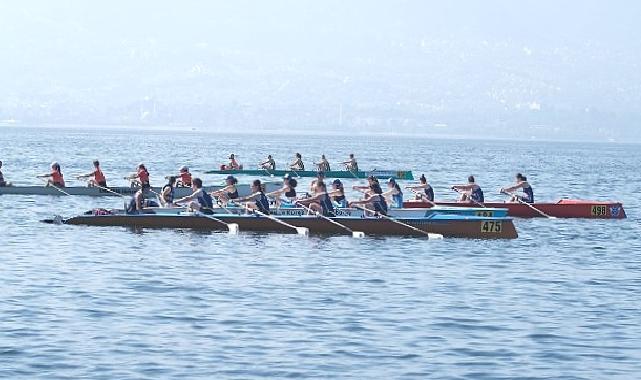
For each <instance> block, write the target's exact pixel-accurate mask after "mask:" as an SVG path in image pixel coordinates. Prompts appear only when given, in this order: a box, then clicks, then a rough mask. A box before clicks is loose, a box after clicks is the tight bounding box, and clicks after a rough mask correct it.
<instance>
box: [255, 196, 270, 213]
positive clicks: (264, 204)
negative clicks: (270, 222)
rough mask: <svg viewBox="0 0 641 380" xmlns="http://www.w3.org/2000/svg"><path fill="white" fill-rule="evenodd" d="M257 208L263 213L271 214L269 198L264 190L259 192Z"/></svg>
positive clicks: (256, 202)
mask: <svg viewBox="0 0 641 380" xmlns="http://www.w3.org/2000/svg"><path fill="white" fill-rule="evenodd" d="M255 205H256V208H257V209H258V211H260V212H262V213H263V214H269V199H268V198H267V196H266V195H265V193H263V192H262V191H261V192H259V193H258V199H256V201H255Z"/></svg>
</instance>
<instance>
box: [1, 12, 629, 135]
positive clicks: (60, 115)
mask: <svg viewBox="0 0 641 380" xmlns="http://www.w3.org/2000/svg"><path fill="white" fill-rule="evenodd" d="M639 19H641V3H636V2H624V1H614V2H607V3H604V2H599V1H569V2H556V1H524V2H512V1H490V2H472V1H469V2H455V3H453V2H433V1H394V2H391V1H390V2H370V1H349V2H342V1H316V2H311V1H293V0H292V1H269V2H260V1H233V2H228V1H211V2H203V1H182V2H163V1H160V2H158V1H136V2H126V1H111V2H104V3H96V2H83V1H56V2H50V1H22V2H2V3H1V4H0V44H1V46H2V47H3V52H2V62H1V63H0V67H2V70H0V83H2V91H0V125H17V126H21V125H42V124H49V125H85V126H90V128H93V127H98V126H101V125H112V126H114V125H115V126H148V127H171V128H173V127H185V128H189V129H191V128H195V129H196V130H199V131H208V132H218V131H226V132H231V131H244V132H253V131H293V132H296V133H300V132H305V133H310V132H312V133H313V132H323V133H327V132H329V133H345V134H355V133H358V134H373V133H398V134H425V135H441V136H455V135H456V136H464V137H477V138H478V137H507V138H519V139H533V138H536V139H559V140H568V139H569V140H586V139H587V140H595V141H639V140H640V139H639V137H638V132H637V128H638V123H639V120H641V70H640V68H639V61H640V58H641V53H640V52H641V40H640V39H639V38H637V37H638V36H639V32H640V31H641V27H640V26H639V24H638V20H639Z"/></svg>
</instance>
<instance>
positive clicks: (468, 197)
mask: <svg viewBox="0 0 641 380" xmlns="http://www.w3.org/2000/svg"><path fill="white" fill-rule="evenodd" d="M452 190H454V191H456V192H458V193H461V197H460V198H459V202H468V203H483V202H485V196H484V195H483V190H482V189H481V187H480V186H479V185H477V184H476V181H475V180H474V176H469V177H468V178H467V185H454V186H452Z"/></svg>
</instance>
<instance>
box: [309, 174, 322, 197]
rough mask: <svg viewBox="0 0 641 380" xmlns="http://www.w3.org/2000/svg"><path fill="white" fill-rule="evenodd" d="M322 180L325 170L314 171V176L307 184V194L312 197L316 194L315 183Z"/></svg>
mask: <svg viewBox="0 0 641 380" xmlns="http://www.w3.org/2000/svg"><path fill="white" fill-rule="evenodd" d="M323 181H325V172H324V171H320V170H319V171H318V172H317V173H316V178H315V179H313V180H312V182H310V184H309V193H307V196H308V197H313V196H314V195H315V194H316V184H317V183H318V182H323Z"/></svg>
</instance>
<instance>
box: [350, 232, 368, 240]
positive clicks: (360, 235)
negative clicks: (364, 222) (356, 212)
mask: <svg viewBox="0 0 641 380" xmlns="http://www.w3.org/2000/svg"><path fill="white" fill-rule="evenodd" d="M352 237H353V238H354V239H363V238H364V237H365V232H361V231H352Z"/></svg>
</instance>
